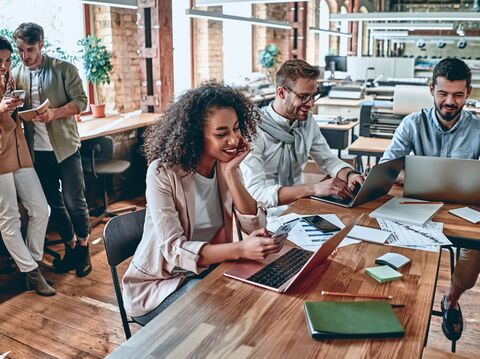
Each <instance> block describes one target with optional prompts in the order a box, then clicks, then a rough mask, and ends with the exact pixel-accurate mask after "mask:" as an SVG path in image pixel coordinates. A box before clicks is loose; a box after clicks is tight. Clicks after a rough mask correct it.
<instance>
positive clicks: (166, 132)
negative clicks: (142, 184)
mask: <svg viewBox="0 0 480 359" xmlns="http://www.w3.org/2000/svg"><path fill="white" fill-rule="evenodd" d="M215 108H216V109H220V108H232V109H233V110H234V111H235V113H236V114H237V117H238V122H239V127H240V132H241V133H242V135H243V137H245V139H246V140H247V141H250V140H251V138H252V135H254V134H255V133H256V124H257V122H258V121H259V113H258V111H257V108H256V107H255V105H254V104H253V103H252V102H251V101H250V100H249V99H248V98H247V97H246V96H245V95H244V94H243V93H241V92H240V91H239V90H237V89H235V88H233V87H229V86H224V85H221V84H219V83H217V82H214V81H211V82H206V83H203V84H202V85H201V86H200V87H197V88H195V89H191V90H187V91H186V92H185V93H183V94H182V95H181V96H180V97H179V98H178V100H177V101H176V102H175V103H173V104H172V105H171V106H170V107H169V108H168V109H167V111H166V112H165V113H164V114H163V115H162V117H161V119H160V120H159V122H158V123H156V124H155V125H153V126H150V128H149V129H147V131H145V135H144V140H145V143H144V145H143V154H144V155H145V157H146V159H147V162H148V163H149V164H150V163H151V162H153V161H155V160H157V159H158V160H159V167H160V166H161V165H166V166H167V167H172V166H175V165H180V166H181V167H182V169H183V170H184V171H186V172H187V173H190V172H194V171H196V169H197V165H198V162H199V160H200V156H201V155H202V153H203V131H204V125H205V119H206V118H207V116H208V112H209V111H210V110H212V109H215Z"/></svg>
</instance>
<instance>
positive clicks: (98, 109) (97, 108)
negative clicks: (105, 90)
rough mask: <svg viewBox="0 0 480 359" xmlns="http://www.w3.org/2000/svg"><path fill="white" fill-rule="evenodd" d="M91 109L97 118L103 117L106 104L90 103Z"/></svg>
mask: <svg viewBox="0 0 480 359" xmlns="http://www.w3.org/2000/svg"><path fill="white" fill-rule="evenodd" d="M90 109H91V110H92V115H93V117H95V118H102V117H105V104H103V105H93V104H91V105H90Z"/></svg>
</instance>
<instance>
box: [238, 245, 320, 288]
mask: <svg viewBox="0 0 480 359" xmlns="http://www.w3.org/2000/svg"><path fill="white" fill-rule="evenodd" d="M312 255H313V252H310V251H307V250H305V249H301V248H292V249H290V250H289V251H288V252H287V253H285V254H284V255H282V256H281V257H279V258H277V259H275V260H274V261H273V262H272V263H270V264H268V265H266V266H265V267H263V268H262V269H261V270H259V271H258V272H257V273H255V274H254V275H252V276H250V277H249V278H247V279H248V280H249V281H252V282H255V283H259V284H262V285H266V286H268V287H272V288H278V287H280V286H281V285H282V284H283V283H285V282H286V281H287V280H289V279H290V278H291V277H293V276H294V275H295V274H296V273H297V272H298V271H299V270H300V269H301V268H302V267H303V266H304V264H305V263H307V261H308V260H309V259H310V257H311V256H312Z"/></svg>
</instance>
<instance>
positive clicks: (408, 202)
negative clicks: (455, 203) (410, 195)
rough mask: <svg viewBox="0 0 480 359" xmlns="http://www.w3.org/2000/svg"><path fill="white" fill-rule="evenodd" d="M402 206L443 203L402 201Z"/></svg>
mask: <svg viewBox="0 0 480 359" xmlns="http://www.w3.org/2000/svg"><path fill="white" fill-rule="evenodd" d="M398 203H400V204H443V202H415V201H400V202H398Z"/></svg>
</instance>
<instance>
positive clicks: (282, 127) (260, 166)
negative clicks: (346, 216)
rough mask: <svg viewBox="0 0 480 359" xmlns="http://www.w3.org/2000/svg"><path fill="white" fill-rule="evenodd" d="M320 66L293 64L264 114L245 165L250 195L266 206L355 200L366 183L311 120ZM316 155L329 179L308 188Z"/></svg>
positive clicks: (279, 77) (284, 68)
mask: <svg viewBox="0 0 480 359" xmlns="http://www.w3.org/2000/svg"><path fill="white" fill-rule="evenodd" d="M319 75H320V72H319V70H318V68H317V67H314V66H311V65H309V64H308V63H307V62H305V61H303V60H288V61H286V62H284V63H283V64H282V65H281V66H280V69H279V70H278V72H277V74H276V78H275V82H276V93H275V99H274V100H273V101H272V102H271V103H270V104H269V105H268V106H266V107H263V108H262V109H260V115H261V118H262V121H261V123H260V124H259V128H258V133H257V136H256V137H255V139H254V141H253V146H252V152H251V153H250V154H249V155H248V156H247V157H246V158H245V160H244V161H243V162H242V164H241V170H242V172H243V177H244V180H245V185H246V188H247V190H248V191H249V192H250V194H251V195H252V196H253V197H254V198H255V199H256V200H257V201H259V202H262V203H264V204H265V206H267V207H277V206H280V205H284V204H289V203H292V202H294V201H296V200H297V199H299V198H303V197H310V196H329V195H334V196H338V197H340V198H347V197H351V196H352V191H353V190H354V189H355V186H356V184H360V185H361V184H362V183H363V181H364V178H363V177H362V176H361V175H360V174H359V173H358V172H356V171H354V170H353V168H352V167H351V166H350V165H348V164H347V163H345V162H343V161H342V160H340V159H339V158H337V157H336V156H335V155H334V154H333V153H332V151H331V149H330V147H329V146H328V143H327V141H326V140H325V138H324V137H323V135H322V134H321V132H320V129H319V127H318V125H317V124H316V122H315V120H314V119H313V117H312V115H311V112H310V110H311V108H312V107H313V106H314V103H315V100H316V99H317V98H318V97H319V95H318V91H317V80H318V77H319ZM309 155H310V156H311V157H312V158H313V159H314V160H315V162H316V163H317V164H318V166H319V167H320V168H322V169H324V170H325V171H326V172H327V173H328V174H329V175H330V177H331V178H330V179H327V180H324V181H322V182H319V183H313V184H304V183H303V182H304V180H303V169H304V167H305V164H306V163H307V160H308V156H309Z"/></svg>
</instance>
